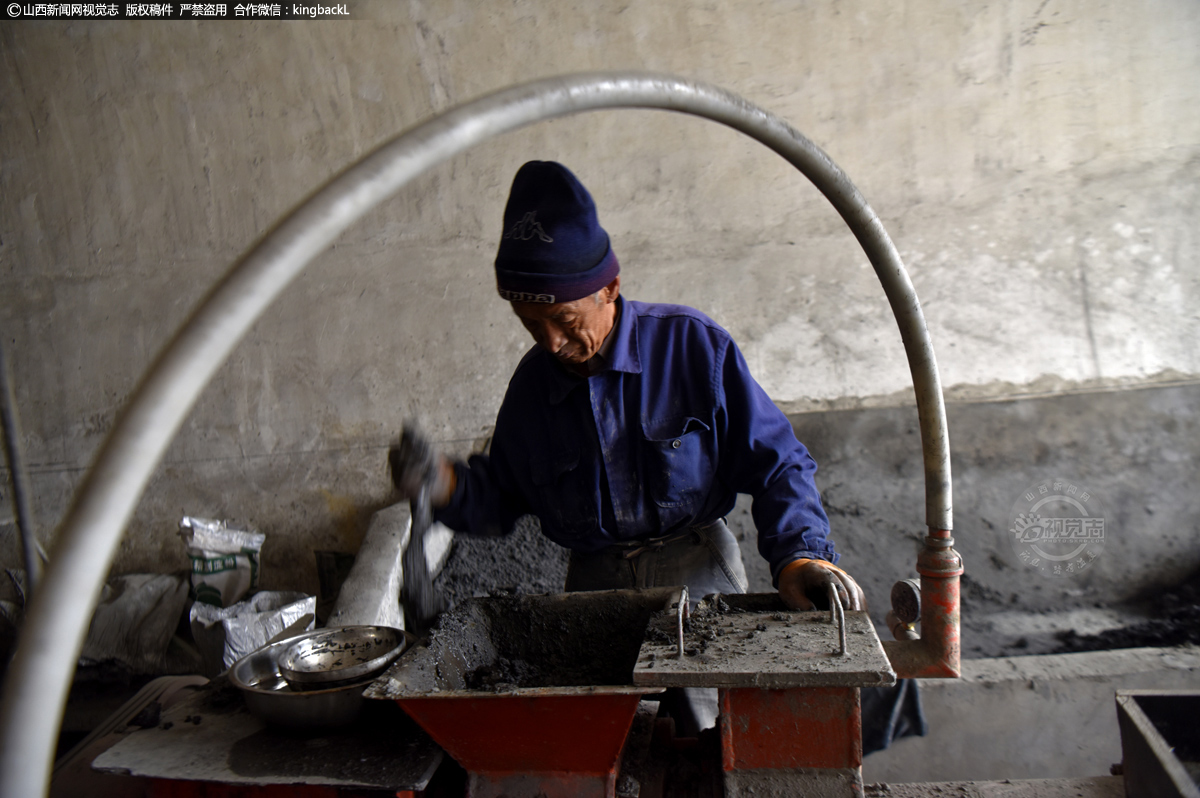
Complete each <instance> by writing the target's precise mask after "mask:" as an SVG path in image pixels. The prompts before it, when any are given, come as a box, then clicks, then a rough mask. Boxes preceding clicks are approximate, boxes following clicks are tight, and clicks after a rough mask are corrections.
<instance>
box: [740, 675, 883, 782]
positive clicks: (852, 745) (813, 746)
mask: <svg viewBox="0 0 1200 798" xmlns="http://www.w3.org/2000/svg"><path fill="white" fill-rule="evenodd" d="M720 730H721V765H722V767H723V769H724V771H725V794H726V796H727V798H737V797H738V796H743V795H756V796H764V795H772V796H773V795H781V796H782V795H805V794H810V795H821V796H845V797H846V798H854V796H858V797H859V798H861V796H862V794H863V789H862V707H861V704H860V702H859V690H858V688H857V687H793V688H787V689H783V690H763V689H759V688H753V687H739V688H727V689H723V690H721V717H720Z"/></svg>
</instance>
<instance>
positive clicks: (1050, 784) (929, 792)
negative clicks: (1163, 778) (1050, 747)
mask: <svg viewBox="0 0 1200 798" xmlns="http://www.w3.org/2000/svg"><path fill="white" fill-rule="evenodd" d="M863 792H864V793H865V795H866V798H1124V796H1125V780H1124V779H1123V778H1121V777H1120V776H1095V777H1091V778H1082V779H1027V780H1013V779H1005V780H1004V781H943V782H919V783H915V784H867V785H866V786H865V787H864V790H863Z"/></svg>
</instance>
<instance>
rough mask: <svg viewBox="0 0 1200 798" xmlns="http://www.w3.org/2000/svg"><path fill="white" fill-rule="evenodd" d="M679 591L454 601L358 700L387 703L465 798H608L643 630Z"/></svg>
mask: <svg viewBox="0 0 1200 798" xmlns="http://www.w3.org/2000/svg"><path fill="white" fill-rule="evenodd" d="M685 595H686V594H685V593H684V592H683V591H682V589H681V588H653V589H647V590H606V591H597V592H592V593H564V594H558V595H544V596H499V597H489V598H476V599H470V600H468V601H466V602H463V603H462V604H460V605H459V606H457V607H455V609H454V610H453V611H452V612H450V613H447V614H446V615H444V616H443V617H442V619H441V622H440V624H439V628H438V629H437V630H436V631H435V633H434V634H433V636H432V638H431V640H430V641H429V642H428V644H427V645H424V646H418V647H416V648H414V649H413V650H412V651H410V652H409V653H408V654H407V655H406V656H404V657H402V658H401V659H400V660H399V661H398V662H397V663H396V664H395V665H394V666H393V667H392V668H391V669H390V670H389V671H388V672H387V673H386V674H385V675H384V676H383V677H381V678H380V679H379V680H377V681H376V682H375V684H373V685H372V686H371V688H370V689H369V690H368V691H367V693H366V696H367V697H368V698H375V699H386V700H394V701H396V702H397V703H399V704H400V706H401V707H402V708H403V709H404V710H405V711H406V712H407V713H408V714H409V715H411V716H412V718H413V719H414V720H416V721H417V723H419V724H420V725H421V727H422V728H424V729H425V731H426V732H428V733H429V735H430V736H431V737H433V739H434V740H436V741H437V742H438V744H439V745H441V746H442V747H443V748H445V749H446V751H447V752H448V753H449V754H450V755H451V756H452V757H454V759H455V760H456V761H458V763H459V764H460V765H462V766H463V767H464V768H465V769H466V770H467V771H468V773H469V774H470V779H471V789H470V794H471V795H473V796H482V795H500V794H530V795H534V794H545V795H547V796H551V797H552V796H556V795H564V796H565V795H572V796H576V795H584V796H586V795H596V796H603V795H609V796H611V795H613V792H614V785H615V780H616V765H617V759H618V757H619V756H620V753H621V747H622V745H623V743H624V741H625V736H626V734H628V732H629V727H630V724H631V723H632V721H633V717H634V714H635V713H636V711H637V704H638V701H639V700H640V699H641V697H642V696H643V695H645V694H647V693H658V692H661V691H662V688H659V687H654V686H650V687H637V686H634V684H633V669H634V664H635V662H636V661H637V658H638V651H639V649H640V647H641V645H642V640H643V637H644V636H645V633H646V628H647V625H648V624H649V622H650V619H651V618H652V617H653V616H655V615H656V614H658V613H664V614H670V615H671V616H675V615H676V614H677V613H678V612H679V609H680V602H681V601H683V602H684V603H686V598H685Z"/></svg>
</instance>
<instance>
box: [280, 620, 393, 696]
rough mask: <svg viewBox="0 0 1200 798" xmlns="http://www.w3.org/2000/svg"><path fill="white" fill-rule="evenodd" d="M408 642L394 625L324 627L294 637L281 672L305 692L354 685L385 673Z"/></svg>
mask: <svg viewBox="0 0 1200 798" xmlns="http://www.w3.org/2000/svg"><path fill="white" fill-rule="evenodd" d="M406 645H407V641H406V639H405V634H404V632H403V631H401V630H399V629H393V628H392V627H390V626H342V627H337V628H333V629H321V630H318V632H317V633H316V634H311V635H308V636H306V637H304V638H303V639H300V640H293V642H292V645H291V646H289V647H288V648H287V650H286V651H284V652H283V654H281V655H280V657H279V673H280V674H281V675H282V676H283V678H284V679H285V680H286V681H287V683H288V684H289V685H290V686H291V688H292V689H293V690H301V691H305V692H307V691H310V690H321V689H325V688H330V687H335V686H340V685H344V684H353V683H354V682H357V681H361V680H363V679H367V678H370V677H372V676H375V675H377V674H379V673H382V672H383V670H384V669H385V668H387V666H389V665H391V664H392V662H393V661H394V660H395V659H396V658H397V657H399V656H400V654H401V653H403V652H404V649H405V647H406Z"/></svg>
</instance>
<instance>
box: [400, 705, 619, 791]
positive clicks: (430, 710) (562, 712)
mask: <svg viewBox="0 0 1200 798" xmlns="http://www.w3.org/2000/svg"><path fill="white" fill-rule="evenodd" d="M564 692H565V691H564V690H563V689H562V688H551V689H549V690H545V691H540V692H537V691H529V693H525V691H522V693H523V694H521V695H511V696H508V695H495V696H488V695H476V696H462V697H458V698H405V699H399V700H398V701H397V703H398V704H399V705H400V706H401V707H402V708H403V709H404V711H405V712H407V713H408V714H409V715H411V716H412V718H413V720H415V721H417V723H419V724H420V725H421V726H422V727H423V728H424V729H425V731H427V732H428V733H429V736H430V737H432V738H433V739H434V740H436V741H437V743H438V744H439V745H441V746H442V747H443V748H445V749H446V752H447V753H448V754H450V756H452V757H454V759H455V761H457V762H458V763H459V764H460V765H462V766H463V768H464V769H465V770H466V771H467V772H468V774H469V779H470V782H469V787H468V790H469V795H470V796H471V798H498V797H499V796H513V795H530V796H532V795H537V796H545V798H590V797H591V796H595V797H596V798H604V796H612V795H613V794H614V793H615V788H616V782H617V761H618V758H619V757H620V755H621V747H622V746H623V745H624V743H625V737H626V735H627V734H628V733H629V727H630V724H632V723H633V717H634V714H635V713H636V712H637V706H638V701H639V700H641V697H642V692H643V691H641V690H629V689H626V690H614V691H611V692H608V691H601V690H597V691H595V692H590V691H581V692H580V694H577V695H565V694H563V693H564Z"/></svg>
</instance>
